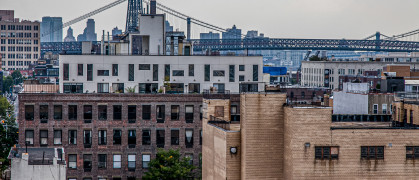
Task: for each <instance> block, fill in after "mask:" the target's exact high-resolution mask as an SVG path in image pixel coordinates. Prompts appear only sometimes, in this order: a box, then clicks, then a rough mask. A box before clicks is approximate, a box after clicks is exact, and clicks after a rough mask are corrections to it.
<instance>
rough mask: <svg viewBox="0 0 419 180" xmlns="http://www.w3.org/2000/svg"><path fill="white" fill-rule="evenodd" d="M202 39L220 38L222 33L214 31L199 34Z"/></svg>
mask: <svg viewBox="0 0 419 180" xmlns="http://www.w3.org/2000/svg"><path fill="white" fill-rule="evenodd" d="M199 36H200V39H220V33H213V32H211V31H210V32H209V33H201V34H199Z"/></svg>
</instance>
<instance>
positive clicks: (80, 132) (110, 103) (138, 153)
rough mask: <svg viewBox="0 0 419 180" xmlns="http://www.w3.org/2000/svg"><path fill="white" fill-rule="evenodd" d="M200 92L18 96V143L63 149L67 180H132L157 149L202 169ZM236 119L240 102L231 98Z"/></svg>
mask: <svg viewBox="0 0 419 180" xmlns="http://www.w3.org/2000/svg"><path fill="white" fill-rule="evenodd" d="M202 98H203V95H202V94H183V95H179V94H177V95H175V94H134V93H125V94H57V93H56V94H43V93H41V94H26V93H23V94H20V95H19V102H20V103H19V111H20V112H23V113H19V117H18V119H19V131H20V132H22V133H20V134H19V135H20V136H19V144H20V145H21V146H22V147H23V146H24V145H25V142H28V145H29V146H33V147H58V146H59V147H64V149H65V159H66V161H67V162H68V163H67V164H68V166H67V167H68V170H67V178H68V179H78V180H81V179H83V178H91V179H95V180H96V179H112V178H113V179H123V180H125V179H132V178H140V177H142V176H143V173H144V172H145V171H147V164H148V162H149V161H150V159H153V158H154V156H155V153H156V152H157V149H158V148H159V147H161V148H165V149H169V148H173V149H180V151H181V153H182V154H183V155H184V156H190V157H191V158H192V161H193V164H194V165H195V166H197V167H199V164H200V156H201V142H202V140H201V138H202V137H201V130H202V121H201V118H200V117H201V116H202V115H201V111H200V109H201V105H202ZM231 99H232V103H231V104H232V105H233V106H232V107H233V108H234V109H232V112H235V113H233V114H232V115H235V116H236V117H237V114H238V113H239V112H238V107H239V98H238V95H231Z"/></svg>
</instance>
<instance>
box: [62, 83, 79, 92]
mask: <svg viewBox="0 0 419 180" xmlns="http://www.w3.org/2000/svg"><path fill="white" fill-rule="evenodd" d="M63 86H64V93H83V83H64V84H63Z"/></svg>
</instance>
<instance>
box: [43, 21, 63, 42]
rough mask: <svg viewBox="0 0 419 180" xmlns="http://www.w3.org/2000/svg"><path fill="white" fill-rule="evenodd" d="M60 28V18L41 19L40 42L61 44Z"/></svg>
mask: <svg viewBox="0 0 419 180" xmlns="http://www.w3.org/2000/svg"><path fill="white" fill-rule="evenodd" d="M62 26H63V18H62V17H49V16H47V17H42V22H41V42H63V30H62Z"/></svg>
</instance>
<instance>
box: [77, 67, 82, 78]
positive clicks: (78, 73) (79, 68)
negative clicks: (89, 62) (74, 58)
mask: <svg viewBox="0 0 419 180" xmlns="http://www.w3.org/2000/svg"><path fill="white" fill-rule="evenodd" d="M77 76H83V64H77Z"/></svg>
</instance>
